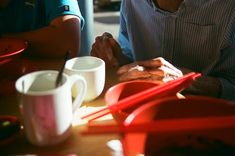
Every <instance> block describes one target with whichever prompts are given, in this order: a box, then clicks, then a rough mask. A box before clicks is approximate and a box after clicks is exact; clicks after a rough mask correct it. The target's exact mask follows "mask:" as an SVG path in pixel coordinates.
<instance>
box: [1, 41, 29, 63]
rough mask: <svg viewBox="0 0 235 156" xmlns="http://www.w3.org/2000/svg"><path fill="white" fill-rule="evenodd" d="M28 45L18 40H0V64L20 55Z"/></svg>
mask: <svg viewBox="0 0 235 156" xmlns="http://www.w3.org/2000/svg"><path fill="white" fill-rule="evenodd" d="M27 47H28V44H27V42H26V41H23V40H19V39H12V38H11V39H10V38H0V62H1V61H3V60H5V59H9V58H12V57H16V56H18V55H19V54H21V53H22V52H23V51H24V50H25V49H26V48H27Z"/></svg>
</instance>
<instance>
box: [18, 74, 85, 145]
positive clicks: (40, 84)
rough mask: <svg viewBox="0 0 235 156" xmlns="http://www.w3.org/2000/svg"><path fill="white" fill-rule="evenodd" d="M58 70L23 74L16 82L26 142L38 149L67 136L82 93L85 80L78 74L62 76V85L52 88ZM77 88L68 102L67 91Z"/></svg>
mask: <svg viewBox="0 0 235 156" xmlns="http://www.w3.org/2000/svg"><path fill="white" fill-rule="evenodd" d="M57 75H58V71H53V70H44V71H36V72H32V73H29V74H26V75H23V76H22V77H20V78H19V79H18V80H17V81H16V84H15V85H16V90H17V91H18V93H19V95H20V97H21V100H20V107H21V112H22V115H23V120H24V129H25V132H26V136H27V138H28V140H29V141H30V142H31V143H32V144H34V145H39V146H47V145H54V144H57V143H60V142H62V141H64V140H65V139H66V138H67V137H68V136H69V134H70V129H71V124H72V120H73V114H74V112H75V111H76V110H77V109H78V108H79V106H80V105H81V103H82V102H83V100H84V96H85V93H86V88H87V87H86V81H85V79H84V78H83V77H81V76H78V75H73V76H68V75H66V74H62V84H61V85H60V86H58V87H55V82H56V78H57ZM73 84H76V86H77V87H78V88H77V89H78V90H79V92H77V95H76V97H75V99H74V101H72V95H71V88H72V86H73Z"/></svg>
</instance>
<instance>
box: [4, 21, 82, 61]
mask: <svg viewBox="0 0 235 156" xmlns="http://www.w3.org/2000/svg"><path fill="white" fill-rule="evenodd" d="M3 37H8V38H18V39H23V40H26V41H28V42H29V47H28V49H27V54H28V55H30V56H42V57H62V56H64V54H65V52H66V51H68V50H70V51H71V55H72V56H77V54H78V51H79V39H80V21H79V20H76V19H69V20H66V21H64V22H63V23H62V24H51V25H49V26H47V27H44V28H40V29H37V30H34V31H29V32H23V33H17V34H3Z"/></svg>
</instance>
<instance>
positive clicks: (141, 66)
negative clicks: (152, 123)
mask: <svg viewBox="0 0 235 156" xmlns="http://www.w3.org/2000/svg"><path fill="white" fill-rule="evenodd" d="M91 55H92V56H95V57H99V58H101V59H103V60H104V61H105V63H106V67H107V68H110V67H120V68H119V69H118V70H117V74H118V75H119V81H129V80H137V79H141V80H153V81H155V82H158V83H165V82H168V81H171V80H174V79H176V78H178V77H181V76H183V73H182V71H181V70H179V69H177V68H176V67H174V66H173V65H172V64H170V63H169V62H168V61H166V60H165V59H164V58H162V57H157V58H154V59H150V60H143V61H136V62H133V63H130V62H128V59H127V58H126V56H125V55H124V54H123V53H122V50H121V48H120V45H119V44H118V43H117V41H116V40H115V39H114V38H113V37H112V35H111V34H109V33H107V32H105V33H104V34H103V35H102V36H98V37H96V39H95V43H94V44H93V46H92V50H91Z"/></svg>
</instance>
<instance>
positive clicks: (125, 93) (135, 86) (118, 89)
mask: <svg viewBox="0 0 235 156" xmlns="http://www.w3.org/2000/svg"><path fill="white" fill-rule="evenodd" d="M156 85H159V84H158V83H155V82H153V81H139V80H136V81H128V82H121V83H118V84H116V85H114V86H112V87H111V88H109V89H108V90H107V91H106V93H105V102H106V104H107V105H113V104H115V103H117V102H118V101H120V100H122V99H124V98H126V97H129V96H131V95H134V94H136V93H139V92H141V91H144V90H146V89H149V88H151V87H154V86H156ZM139 105H141V104H137V105H136V106H134V107H130V108H128V109H125V110H122V111H118V112H116V113H113V114H112V115H113V117H114V119H115V120H116V121H118V122H123V121H124V120H125V119H126V117H127V116H128V115H129V114H130V113H131V112H132V111H133V110H135V109H136V108H138V107H139Z"/></svg>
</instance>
